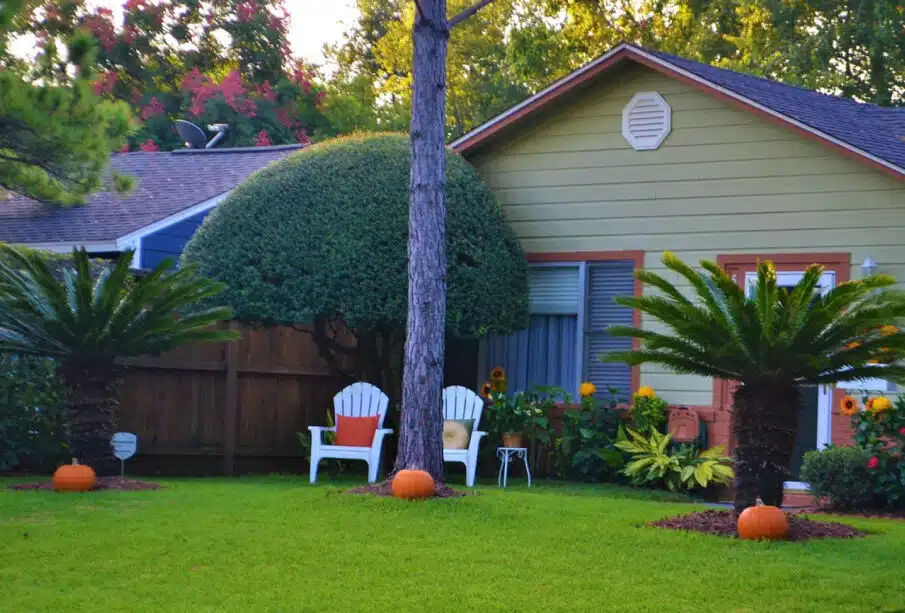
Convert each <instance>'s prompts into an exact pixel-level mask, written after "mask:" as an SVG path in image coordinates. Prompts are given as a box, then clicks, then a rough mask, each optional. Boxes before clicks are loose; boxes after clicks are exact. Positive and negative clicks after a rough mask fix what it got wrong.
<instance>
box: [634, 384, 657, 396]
mask: <svg viewBox="0 0 905 613" xmlns="http://www.w3.org/2000/svg"><path fill="white" fill-rule="evenodd" d="M656 395H657V394H656V393H655V392H654V388H652V387H650V386H647V385H645V386H643V387H639V388H638V392H637V393H636V394H635V396H638V397H640V398H653V397H654V396H656Z"/></svg>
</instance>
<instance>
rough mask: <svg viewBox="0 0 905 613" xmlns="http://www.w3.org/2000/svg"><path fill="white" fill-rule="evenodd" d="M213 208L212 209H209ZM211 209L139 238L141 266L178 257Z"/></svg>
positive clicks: (155, 264)
mask: <svg viewBox="0 0 905 613" xmlns="http://www.w3.org/2000/svg"><path fill="white" fill-rule="evenodd" d="M211 210H213V209H211ZM211 210H208V211H203V212H201V213H198V214H197V215H193V216H191V217H188V218H186V219H183V220H182V221H177V222H176V223H174V224H173V225H171V226H167V227H166V228H161V229H160V230H158V231H157V232H154V233H153V234H148V235H147V236H144V237H142V239H141V267H142V268H154V267H155V266H157V265H158V264H160V262H162V261H163V260H165V259H167V258H173V259H174V260H177V259H179V256H180V255H182V250H183V249H185V244H186V243H187V242H188V241H189V239H190V238H192V235H193V234H195V230H197V229H198V227H199V226H201V222H202V221H204V218H205V217H207V214H208V213H210V212H211Z"/></svg>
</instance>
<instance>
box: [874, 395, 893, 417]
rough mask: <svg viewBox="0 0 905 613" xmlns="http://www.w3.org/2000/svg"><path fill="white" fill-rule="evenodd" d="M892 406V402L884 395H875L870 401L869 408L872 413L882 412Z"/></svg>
mask: <svg viewBox="0 0 905 613" xmlns="http://www.w3.org/2000/svg"><path fill="white" fill-rule="evenodd" d="M891 408H892V402H890V401H889V398H887V397H886V396H877V397H876V398H874V401H873V403H871V406H870V410H871V411H873V412H874V413H882V412H883V411H888V410H889V409H891Z"/></svg>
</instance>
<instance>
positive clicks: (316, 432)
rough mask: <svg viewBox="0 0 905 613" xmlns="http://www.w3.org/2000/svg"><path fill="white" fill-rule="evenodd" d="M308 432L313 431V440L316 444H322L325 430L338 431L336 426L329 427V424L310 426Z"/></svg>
mask: <svg viewBox="0 0 905 613" xmlns="http://www.w3.org/2000/svg"><path fill="white" fill-rule="evenodd" d="M308 432H310V433H311V442H312V444H314V445H320V444H321V442H322V440H323V433H324V432H336V426H333V427H332V428H328V427H327V426H308Z"/></svg>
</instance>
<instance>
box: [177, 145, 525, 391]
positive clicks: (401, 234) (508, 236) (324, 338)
mask: <svg viewBox="0 0 905 613" xmlns="http://www.w3.org/2000/svg"><path fill="white" fill-rule="evenodd" d="M409 167H410V153H409V143H408V139H407V137H406V136H405V135H398V134H367V135H356V136H351V137H345V138H340V139H336V140H332V141H329V142H325V143H321V144H318V145H314V146H311V147H308V148H306V149H304V150H302V151H300V152H298V153H296V154H293V155H291V156H289V157H287V158H286V159H284V160H282V161H280V162H277V163H275V164H272V165H271V166H269V167H267V168H265V169H264V170H262V171H260V172H258V173H256V174H255V175H253V176H252V177H251V178H249V179H248V180H247V181H246V182H245V183H243V184H242V185H240V186H239V187H237V188H236V189H235V191H233V193H232V194H230V196H229V198H227V199H226V200H225V201H224V202H223V203H222V204H221V205H220V206H218V207H217V209H216V210H215V211H214V212H212V213H211V214H210V216H208V218H207V219H206V220H205V222H204V224H203V225H202V226H201V228H200V229H199V230H198V231H197V232H196V233H195V236H194V237H193V238H192V239H191V241H189V243H188V245H187V246H186V248H185V252H184V254H183V261H185V262H187V263H194V264H198V265H199V267H200V271H201V273H202V274H204V275H205V276H208V277H211V278H213V279H215V280H218V281H223V282H225V283H226V284H227V285H228V287H229V289H228V290H227V291H225V292H224V293H223V294H222V295H220V296H218V297H217V300H222V301H224V302H225V303H226V304H228V305H230V306H232V308H233V312H234V314H235V316H236V317H237V318H238V319H240V320H243V321H246V322H252V323H263V324H276V323H283V324H300V323H306V324H307V323H310V324H312V330H313V335H314V339H315V341H316V342H317V344H318V347H319V348H320V350H321V353H322V355H324V357H325V358H326V359H327V360H328V361H329V362H330V364H331V366H333V367H334V369H336V370H337V371H339V372H344V374H347V375H349V376H350V377H356V378H365V379H369V380H372V381H375V382H378V383H380V384H382V385H384V386H385V387H386V388H387V392H388V393H390V395H391V396H394V395H396V394H398V380H399V376H400V374H401V370H400V368H401V355H402V347H403V344H404V337H405V325H406V308H407V307H406V304H407V287H408V276H407V268H406V265H407V237H408V204H409V193H408V190H409ZM446 206H447V219H446V225H447V262H448V265H447V274H448V277H447V283H448V290H447V291H448V296H447V331H448V333H449V334H450V335H451V336H453V337H459V338H463V337H464V338H470V337H479V336H483V335H486V334H490V333H499V334H506V333H509V332H512V331H515V330H519V329H522V328H524V327H525V325H526V324H527V280H526V264H525V258H524V254H523V252H522V249H521V247H520V246H519V243H518V241H517V239H516V237H515V235H514V234H513V233H512V231H511V230H510V228H509V226H508V225H507V223H506V220H505V218H504V217H503V212H502V209H501V207H500V205H499V203H498V202H497V200H496V198H495V196H494V195H493V193H492V192H491V191H490V190H489V189H488V187H487V186H486V185H485V184H484V183H483V181H482V180H481V178H480V177H479V176H478V174H477V173H476V172H475V170H474V169H473V168H472V167H471V166H470V165H469V164H468V163H467V162H466V161H465V160H464V159H462V158H461V157H460V156H458V155H456V154H455V153H453V152H451V151H450V152H448V153H447V160H446ZM340 330H350V331H351V333H352V334H354V336H355V337H357V343H346V342H342V341H341V339H340V337H341V336H342V333H341V332H339V331H340ZM344 354H348V355H354V356H355V357H356V358H357V359H355V360H353V361H352V363H353V364H354V366H353V367H352V368H345V366H346V365H348V364H349V363H350V362H349V360H348V359H344ZM396 397H398V395H396Z"/></svg>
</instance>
